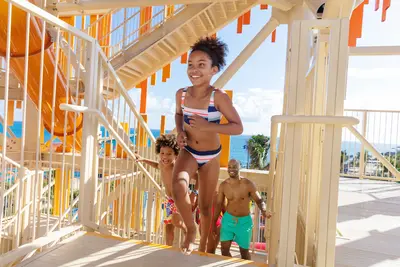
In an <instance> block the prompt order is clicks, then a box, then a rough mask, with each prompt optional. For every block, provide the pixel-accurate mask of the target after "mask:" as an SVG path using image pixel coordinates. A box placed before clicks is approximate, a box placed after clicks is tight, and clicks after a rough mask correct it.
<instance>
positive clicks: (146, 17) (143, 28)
mask: <svg viewBox="0 0 400 267" xmlns="http://www.w3.org/2000/svg"><path fill="white" fill-rule="evenodd" d="M152 12H153V7H151V6H149V7H142V8H140V30H139V34H140V35H143V34H145V33H147V32H148V31H149V30H150V27H151V17H152Z"/></svg>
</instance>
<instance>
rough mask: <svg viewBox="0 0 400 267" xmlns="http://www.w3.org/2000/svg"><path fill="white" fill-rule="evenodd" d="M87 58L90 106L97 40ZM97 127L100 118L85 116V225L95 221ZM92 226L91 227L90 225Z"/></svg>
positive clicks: (82, 190) (93, 102)
mask: <svg viewBox="0 0 400 267" xmlns="http://www.w3.org/2000/svg"><path fill="white" fill-rule="evenodd" d="M86 44H87V53H86V55H87V58H86V66H85V69H86V70H87V72H86V77H85V88H86V90H85V97H84V103H85V105H86V106H87V107H88V108H94V109H95V108H96V107H97V103H98V102H97V101H96V100H97V98H98V97H100V95H99V90H98V86H97V84H98V76H99V75H100V74H99V73H98V71H99V69H98V58H99V57H98V53H97V49H96V46H95V45H96V42H87V43H86ZM97 128H98V120H97V118H96V117H95V116H93V115H89V114H88V115H85V116H84V117H83V133H82V153H81V178H80V193H79V209H78V215H79V219H80V220H81V222H82V224H83V225H84V226H89V225H92V224H90V223H91V222H94V221H95V218H94V211H95V205H96V203H95V200H96V192H97V190H96V188H97V164H98V155H97V145H96V140H97ZM89 228H90V227H89Z"/></svg>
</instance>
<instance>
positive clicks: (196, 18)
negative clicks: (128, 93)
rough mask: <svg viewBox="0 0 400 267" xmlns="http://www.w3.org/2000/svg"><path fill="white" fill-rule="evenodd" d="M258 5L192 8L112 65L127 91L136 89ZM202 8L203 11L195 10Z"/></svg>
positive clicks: (243, 3)
mask: <svg viewBox="0 0 400 267" xmlns="http://www.w3.org/2000/svg"><path fill="white" fill-rule="evenodd" d="M258 4H259V2H258V1H257V0H247V1H231V2H217V3H211V4H200V5H196V7H193V9H192V7H191V6H192V5H189V6H188V7H187V8H185V9H187V10H182V11H181V12H180V13H179V14H177V15H176V17H175V18H171V19H169V20H168V21H166V22H165V24H163V25H162V26H160V27H159V28H158V29H156V30H154V31H153V32H151V33H150V34H148V35H146V36H143V38H142V39H141V40H140V41H139V42H137V43H136V44H134V45H132V46H131V47H129V48H128V49H127V50H125V51H124V52H122V53H121V55H120V56H117V57H115V58H114V59H112V60H111V64H112V65H113V67H114V68H115V69H116V70H117V73H118V76H119V78H120V79H121V81H122V83H123V84H124V86H125V88H127V89H130V88H133V87H135V86H136V85H137V84H139V83H140V82H142V81H143V80H144V79H146V78H147V77H149V76H150V75H152V74H153V73H155V72H157V71H158V70H160V69H161V68H162V67H164V66H165V65H167V64H169V63H170V62H172V61H174V60H175V59H177V58H178V57H179V56H181V55H182V54H184V53H185V52H187V51H189V50H190V46H191V45H192V44H193V43H194V42H195V41H197V40H198V39H199V38H200V37H203V36H207V35H210V34H213V33H215V32H217V31H219V30H220V29H222V28H223V27H225V26H226V25H228V24H229V23H230V22H232V21H234V20H235V19H237V18H238V17H239V16H241V15H242V14H244V13H245V12H247V11H249V10H250V9H251V8H252V7H254V6H256V5H258ZM199 6H202V7H203V9H201V10H197V11H196V10H194V9H195V8H198V7H199ZM185 11H186V12H185ZM190 15H192V17H191V18H190V19H188V17H189V16H190ZM146 46H147V47H146Z"/></svg>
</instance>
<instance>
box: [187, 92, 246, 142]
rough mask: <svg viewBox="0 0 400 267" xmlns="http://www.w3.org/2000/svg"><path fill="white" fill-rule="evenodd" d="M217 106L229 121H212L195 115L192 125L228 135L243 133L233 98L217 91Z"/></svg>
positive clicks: (202, 129) (201, 129)
mask: <svg viewBox="0 0 400 267" xmlns="http://www.w3.org/2000/svg"><path fill="white" fill-rule="evenodd" d="M214 101H215V107H216V108H217V109H218V110H219V111H220V112H221V113H222V115H224V117H225V118H226V120H227V121H228V123H226V124H217V123H211V122H208V121H206V120H205V119H203V118H202V117H200V116H198V115H195V116H193V117H191V118H190V120H191V121H190V125H191V126H192V127H195V128H198V129H199V130H200V131H206V132H214V133H220V134H226V135H240V134H242V133H243V124H242V120H241V119H240V116H239V114H238V113H237V111H236V109H235V108H234V106H233V104H232V100H231V99H230V98H229V96H228V95H227V94H226V93H223V92H221V91H218V90H217V91H216V92H215V98H214Z"/></svg>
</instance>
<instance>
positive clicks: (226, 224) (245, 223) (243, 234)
mask: <svg viewBox="0 0 400 267" xmlns="http://www.w3.org/2000/svg"><path fill="white" fill-rule="evenodd" d="M221 223H222V226H221V238H220V240H221V242H223V241H235V242H236V243H237V244H238V245H239V247H241V248H243V249H249V247H250V242H251V236H252V233H253V220H252V218H251V216H250V215H247V216H243V217H236V216H232V215H231V214H229V213H228V212H225V213H224V216H223V217H222V222H221Z"/></svg>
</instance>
